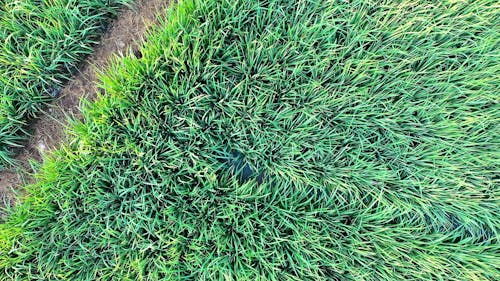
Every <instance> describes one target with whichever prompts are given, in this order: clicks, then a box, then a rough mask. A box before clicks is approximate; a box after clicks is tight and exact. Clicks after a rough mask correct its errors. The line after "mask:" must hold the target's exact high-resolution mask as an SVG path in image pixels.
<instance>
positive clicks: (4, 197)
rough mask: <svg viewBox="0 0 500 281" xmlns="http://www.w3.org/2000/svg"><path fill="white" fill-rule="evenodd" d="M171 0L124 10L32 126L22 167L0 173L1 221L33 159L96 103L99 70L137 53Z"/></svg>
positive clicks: (140, 1)
mask: <svg viewBox="0 0 500 281" xmlns="http://www.w3.org/2000/svg"><path fill="white" fill-rule="evenodd" d="M169 2H170V1H169V0H137V1H135V3H134V4H133V6H132V7H131V8H130V9H124V10H123V11H122V12H121V13H120V14H119V16H118V18H117V19H116V20H115V21H113V22H112V23H111V24H110V26H109V29H108V31H107V32H106V33H105V34H104V35H103V36H102V37H101V41H100V42H99V45H98V46H96V47H95V48H94V53H93V54H92V55H91V56H89V57H88V58H87V60H86V61H85V62H83V63H82V64H81V67H80V69H79V72H78V73H77V74H76V75H74V77H73V79H72V80H71V81H70V82H68V83H67V84H66V85H65V87H64V88H63V90H62V91H61V93H60V96H59V97H58V98H57V99H56V100H55V101H54V102H52V104H51V105H50V106H49V107H48V108H47V109H46V110H45V111H44V112H43V113H42V114H41V115H40V116H39V118H37V119H35V120H33V122H32V124H31V125H30V131H31V132H32V135H31V137H30V139H29V140H28V142H27V144H26V146H25V147H24V148H23V149H22V150H20V151H19V154H18V156H17V157H16V158H15V159H16V160H17V161H18V162H19V163H20V168H17V169H10V170H4V171H0V218H1V217H2V216H3V215H4V211H3V210H2V209H3V206H7V205H11V204H13V203H14V201H15V194H16V193H19V192H22V189H21V187H22V186H23V185H24V184H26V183H29V181H30V176H29V174H30V173H31V172H32V169H31V166H30V164H29V161H30V160H32V159H33V160H36V161H41V160H42V154H43V153H44V152H46V151H49V150H53V149H57V148H58V147H59V146H60V144H61V143H63V142H64V141H66V134H65V126H66V123H67V120H68V117H72V118H79V116H80V114H79V113H80V101H81V99H82V98H85V99H89V100H93V99H94V98H95V96H96V95H95V94H96V91H97V88H96V85H97V82H98V79H97V71H98V70H102V69H105V68H106V67H107V66H108V65H109V62H110V60H111V58H112V57H113V56H114V55H117V54H126V53H128V52H134V51H136V50H137V49H138V48H139V46H140V45H141V44H142V42H143V40H144V35H145V34H146V31H147V29H148V28H149V27H151V26H152V25H154V24H155V23H156V21H157V19H156V15H158V14H159V13H161V12H163V11H164V10H165V9H166V7H167V6H168V3H169Z"/></svg>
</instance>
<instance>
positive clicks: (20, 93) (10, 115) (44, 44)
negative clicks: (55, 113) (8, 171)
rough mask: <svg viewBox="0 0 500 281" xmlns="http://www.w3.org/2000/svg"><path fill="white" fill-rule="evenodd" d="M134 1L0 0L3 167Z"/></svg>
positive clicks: (0, 155)
mask: <svg viewBox="0 0 500 281" xmlns="http://www.w3.org/2000/svg"><path fill="white" fill-rule="evenodd" d="M128 2H130V1H129V0H83V1H76V0H50V1H49V0H43V1H40V0H22V1H9V0H1V1H0V73H1V75H0V169H1V168H2V166H5V165H7V164H12V163H13V159H12V155H13V153H12V149H13V148H15V147H21V146H22V142H23V139H25V138H26V135H27V132H26V124H27V121H28V120H29V119H30V118H33V117H35V116H36V114H37V113H39V111H40V109H41V108H42V107H43V105H44V104H45V103H46V102H48V101H50V100H51V99H52V98H53V97H55V96H57V95H58V94H59V92H60V91H61V87H62V85H63V84H64V82H66V81H67V80H68V79H69V77H70V76H71V73H72V72H74V71H75V70H76V67H77V64H78V63H79V62H81V60H82V59H83V58H84V57H85V56H87V55H88V54H90V53H91V51H92V45H93V44H95V43H96V39H97V38H98V36H99V35H100V34H101V33H102V32H103V28H104V27H105V23H106V21H107V20H108V19H109V18H110V17H111V16H113V15H115V14H116V12H117V11H118V9H119V8H120V7H122V6H123V5H124V4H126V3H128Z"/></svg>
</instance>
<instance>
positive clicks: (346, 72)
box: [0, 0, 500, 280]
mask: <svg viewBox="0 0 500 281" xmlns="http://www.w3.org/2000/svg"><path fill="white" fill-rule="evenodd" d="M432 3H434V2H429V1H406V2H401V1H382V2H381V1H365V0H364V1H361V0H359V1H349V3H347V2H346V1H321V0H317V1H313V0H311V1H286V0H269V1H242V0H240V1H219V0H193V1H181V2H180V4H179V5H178V6H177V8H176V9H175V10H173V11H172V12H171V13H170V15H169V17H168V23H164V24H162V25H161V26H160V27H158V29H157V30H156V31H155V32H153V33H152V35H151V36H149V41H148V43H147V45H146V46H145V47H144V48H143V50H142V54H141V57H140V58H134V57H129V58H124V59H122V60H121V61H120V62H119V63H116V64H115V66H114V67H113V68H112V69H111V70H110V71H109V73H108V74H106V75H105V76H104V77H103V78H102V86H103V88H104V90H105V94H104V95H103V96H102V97H101V99H100V100H99V101H98V102H96V103H95V104H89V105H88V106H87V108H86V109H85V110H84V111H83V112H84V116H85V121H83V122H81V123H80V122H75V124H74V126H73V129H74V133H75V137H74V140H73V142H72V143H71V144H70V145H69V146H68V147H66V148H65V149H62V150H60V151H58V152H57V153H56V154H55V155H54V156H53V158H52V159H49V160H47V161H46V163H45V164H44V166H43V167H42V169H41V172H40V174H39V181H38V182H37V183H36V184H35V185H34V186H31V187H30V191H31V193H32V195H31V196H30V197H28V198H27V199H26V200H25V202H24V203H23V204H22V205H20V206H18V207H17V209H16V210H15V212H13V213H12V214H11V216H10V218H9V221H8V222H7V223H5V224H3V225H2V226H0V227H1V228H2V229H0V233H1V234H0V247H1V248H0V267H2V268H3V271H2V274H3V275H2V276H3V278H4V279H9V280H10V279H19V280H37V279H47V280H499V279H500V274H499V267H498V262H496V261H497V260H498V253H499V251H500V247H499V241H498V238H499V232H498V231H499V229H498V228H499V225H500V219H499V218H500V205H499V204H498V203H499V198H500V197H499V196H500V190H499V186H498V175H497V174H496V172H498V170H499V168H500V167H499V163H498V156H499V155H498V151H499V148H500V147H499V139H498V135H500V134H499V133H500V132H499V129H498V121H499V117H500V116H499V112H498V107H497V106H498V90H499V80H498V73H499V64H498V55H499V53H498V52H499V48H498V47H499V42H500V41H499V40H500V37H499V36H498V33H499V27H498V26H499V25H498V23H499V22H500V18H499V16H500V12H499V11H498V9H495V8H494V5H496V4H495V1H454V3H452V2H446V1H440V2H439V3H437V4H432Z"/></svg>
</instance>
